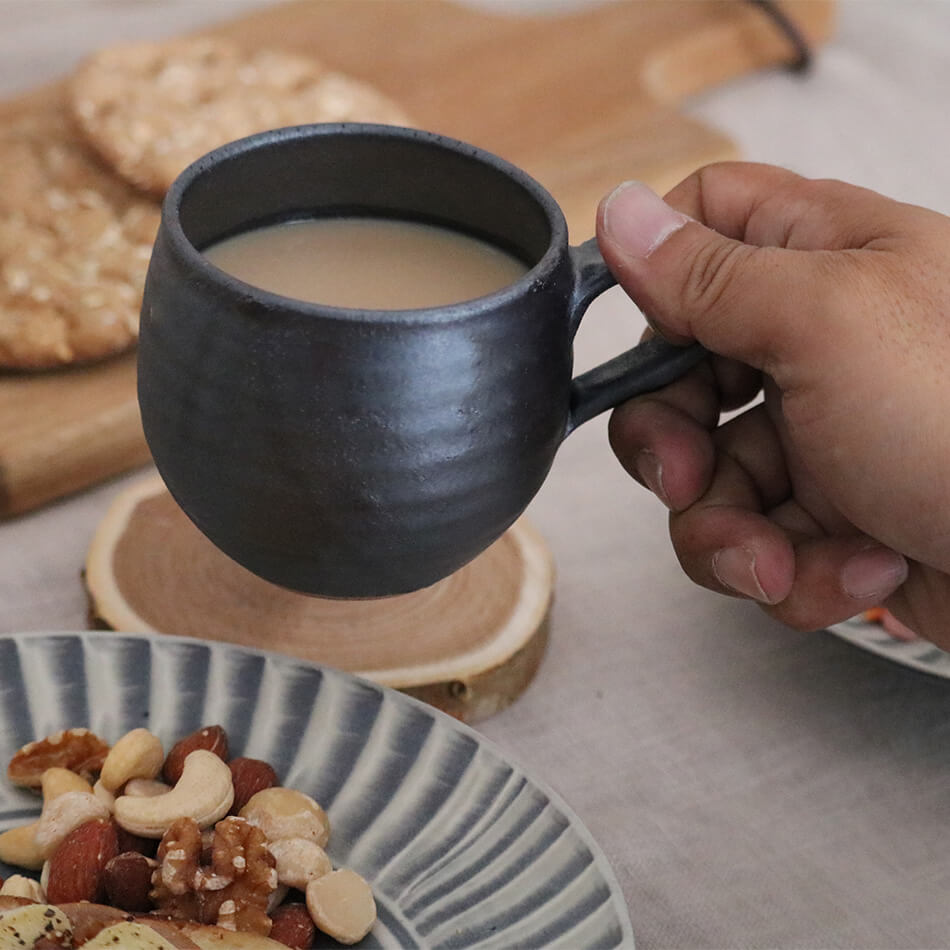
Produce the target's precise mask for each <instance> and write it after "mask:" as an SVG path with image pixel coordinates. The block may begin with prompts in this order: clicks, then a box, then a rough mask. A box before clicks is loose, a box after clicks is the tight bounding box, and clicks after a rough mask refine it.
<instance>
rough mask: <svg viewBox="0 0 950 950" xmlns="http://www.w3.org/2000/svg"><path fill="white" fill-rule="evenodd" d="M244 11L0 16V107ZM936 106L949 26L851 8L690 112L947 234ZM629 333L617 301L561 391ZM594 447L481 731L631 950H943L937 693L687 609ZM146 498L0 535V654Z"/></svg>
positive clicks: (944, 738)
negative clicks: (932, 213)
mask: <svg viewBox="0 0 950 950" xmlns="http://www.w3.org/2000/svg"><path fill="white" fill-rule="evenodd" d="M254 5H255V4H254V2H253V0H247V2H244V0H240V2H238V0H177V2H176V0H12V2H10V0H7V2H0V95H9V94H12V93H14V92H16V91H18V90H23V89H27V88H29V87H31V86H33V85H35V84H37V83H39V82H42V81H44V80H46V79H49V78H52V77H54V76H58V75H61V74H63V73H64V72H66V71H68V70H69V69H70V68H71V67H72V65H73V64H74V63H75V62H76V61H77V60H78V58H79V57H80V56H81V55H82V54H84V53H85V52H88V51H90V50H92V49H94V48H96V47H98V46H101V45H103V44H105V43H108V42H113V41H116V40H119V39H125V38H129V39H130V38H144V37H158V36H162V35H170V34H174V33H178V32H181V31H183V30H185V29H187V28H188V27H190V26H194V25H196V24H199V23H204V22H208V21H211V20H214V19H219V18H225V17H229V16H232V15H235V14H236V13H238V12H240V10H242V9H246V8H248V7H251V6H254ZM948 88H950V3H945V2H938V0H919V2H918V0H890V2H871V0H843V2H842V3H841V4H840V12H839V25H838V29H837V33H836V37H835V38H834V40H833V42H832V43H831V44H830V46H829V47H827V48H826V49H824V50H823V51H822V52H821V53H820V54H819V56H818V59H817V62H816V64H815V68H814V69H813V71H812V72H810V73H809V74H808V75H806V76H795V75H791V74H788V73H785V72H782V71H778V70H776V71H774V72H769V73H767V74H761V75H757V76H753V77H748V78H744V79H742V80H739V81H736V82H734V83H731V84H730V85H728V86H726V87H722V88H719V89H717V90H715V91H713V92H710V93H708V94H706V95H704V96H703V97H702V98H697V99H694V100H692V102H691V104H690V106H689V110H690V111H691V113H692V114H694V115H695V116H697V117H699V118H701V119H703V120H705V121H707V122H709V123H711V124H713V125H715V126H718V127H719V128H721V129H722V130H724V131H725V132H726V133H727V134H729V135H730V136H731V137H732V138H733V139H734V140H735V141H736V142H738V144H739V145H740V147H741V150H742V153H743V155H744V157H746V158H749V159H754V160H761V161H769V162H774V163H778V164H782V165H785V166H787V167H790V168H792V169H794V170H796V171H799V172H802V173H804V174H807V175H812V176H820V177H826V176H831V177H839V178H843V179H847V180H850V181H853V182H856V183H859V184H862V185H867V186H869V187H872V188H875V189H877V190H880V191H883V192H885V193H887V194H890V195H892V196H895V197H898V198H901V199H904V200H908V201H913V202H917V203H921V204H925V205H929V206H930V207H932V208H935V209H937V210H940V211H942V212H945V213H950V165H948V161H947V155H948V152H950V121H948V106H947V98H946V95H947V90H948ZM0 187H2V183H0ZM641 326H642V322H641V321H640V319H639V317H638V316H636V315H635V316H633V317H631V313H630V308H629V307H628V306H626V305H625V302H624V300H623V298H622V296H621V295H620V294H619V293H618V292H617V291H611V292H610V293H609V294H608V295H607V296H606V297H605V298H604V299H602V300H601V301H599V302H598V304H597V305H596V306H595V308H594V311H593V312H592V313H591V314H590V315H589V316H588V317H587V318H586V319H585V322H584V326H583V328H582V330H581V333H580V335H579V337H578V344H577V345H578V357H577V362H578V367H579V368H580V369H583V368H586V367H587V366H591V365H593V364H594V363H595V362H599V361H601V360H603V359H606V358H608V357H609V356H611V355H614V354H615V353H616V352H618V351H619V349H620V348H622V347H625V346H626V345H629V344H630V343H631V342H632V341H633V340H634V339H635V338H636V337H637V336H638V334H639V331H640V327H641ZM605 428H606V420H605V418H600V419H597V420H594V421H592V422H590V423H588V424H587V425H585V426H583V427H582V428H581V429H580V430H579V431H577V432H576V433H575V434H573V435H571V437H570V438H569V439H568V440H567V442H566V443H565V444H564V446H563V447H562V449H561V452H560V454H559V456H558V459H557V461H556V463H555V466H554V469H553V471H552V473H551V475H550V477H549V479H548V481H547V482H546V484H545V485H544V487H543V489H542V491H541V492H540V494H539V496H538V497H537V499H536V500H535V502H534V503H533V504H532V506H531V509H530V511H529V514H530V516H531V518H532V520H533V521H534V523H535V524H536V525H537V526H538V527H539V528H540V529H541V531H542V532H543V534H544V535H545V536H546V538H547V539H548V541H549V543H550V545H551V547H552V549H553V551H554V554H555V557H556V560H557V564H558V572H559V578H558V583H557V599H556V606H555V610H554V615H553V625H552V631H551V633H552V638H551V643H550V647H549V652H548V654H547V657H546V659H545V662H544V664H543V666H542V669H541V671H540V673H539V675H538V677H537V679H536V681H535V683H534V684H533V685H532V687H531V688H530V689H529V690H528V691H527V693H526V694H525V695H524V696H523V697H522V698H521V699H520V700H519V701H518V702H517V703H516V704H515V705H514V706H513V707H511V708H510V709H509V710H507V711H505V712H504V713H502V714H500V715H498V716H496V717H494V718H492V719H490V720H488V721H486V722H484V723H482V724H481V726H480V728H481V729H482V731H483V732H484V733H485V734H487V735H488V736H490V737H491V738H492V739H494V740H495V741H497V742H498V743H499V744H500V745H501V746H502V747H503V748H504V749H505V750H507V752H508V753H510V754H511V755H512V756H513V757H514V758H515V759H516V760H518V761H519V762H521V763H522V764H523V765H524V766H525V767H526V768H527V769H528V770H529V771H530V772H532V773H533V774H534V775H535V776H537V777H538V778H540V779H542V780H543V781H545V782H546V783H548V784H549V785H551V786H553V787H554V788H555V789H556V790H557V791H558V792H559V793H561V794H562V795H563V796H564V798H565V799H566V800H567V801H568V802H569V803H570V804H571V805H572V806H573V807H574V809H575V810H576V811H577V813H578V814H579V815H580V817H581V819H582V820H583V821H584V822H585V823H586V825H587V826H588V827H589V829H590V830H591V832H592V834H593V835H594V837H595V838H596V839H597V841H598V842H599V843H600V844H601V846H602V847H603V848H604V850H605V851H606V853H607V855H608V857H609V859H610V861H611V863H612V865H613V867H614V869H615V871H616V874H617V876H618V878H619V880H620V883H621V886H622V888H623V891H624V894H625V896H626V898H627V901H628V903H629V906H630V913H631V917H632V919H633V924H634V931H635V933H636V936H637V941H638V945H639V946H640V947H641V948H643V950H651V948H660V947H666V948H740V947H741V948H751V947H755V948H767V947H776V948H797V947H813V948H825V947H828V948H830V947H835V948H848V947H859V948H885V947H886V948H931V947H947V946H950V900H948V893H950V682H947V681H946V680H943V679H938V678H935V677H929V676H926V675H923V674H919V673H915V672H912V671H909V670H907V669H906V668H904V667H901V666H898V665H896V664H894V663H891V662H888V661H886V660H882V659H879V658H877V657H874V656H871V655H869V654H867V653H864V652H862V651H861V650H858V649H856V648H854V647H852V646H849V645H847V644H845V643H843V642H842V641H840V640H839V639H837V638H835V637H833V636H831V635H828V634H814V635H807V636H806V635H801V634H797V633H794V632H790V631H789V630H787V629H785V628H783V627H782V626H780V625H779V624H777V623H774V622H772V621H770V620H769V619H767V618H766V617H765V616H764V615H762V614H761V613H760V612H759V611H758V610H757V609H756V608H755V607H754V606H751V605H749V604H747V603H743V602H739V601H735V600H730V599H727V598H722V597H718V596H715V595H713V594H711V593H708V592H705V591H702V590H700V589H697V588H695V587H693V586H692V585H691V584H690V583H689V581H687V580H686V578H685V577H684V576H683V575H682V573H681V572H680V570H679V567H678V565H677V563H676V560H675V558H674V556H673V554H672V552H671V549H670V546H669V543H668V540H667V535H666V517H665V512H664V510H663V509H662V507H661V506H660V504H659V503H658V502H656V501H655V499H653V498H652V497H651V496H649V495H648V494H647V493H646V492H644V491H643V490H642V489H641V488H640V487H639V486H638V485H636V484H635V483H634V482H632V481H631V480H630V479H629V478H627V476H626V475H625V474H624V473H623V472H622V471H621V469H620V467H619V465H617V463H616V462H615V460H614V458H613V456H612V454H611V453H610V450H609V448H608V446H607V441H606V437H605ZM0 438H3V434H2V433H0ZM139 474H140V473H136V474H134V475H130V476H128V477H125V478H120V479H116V480H114V481H112V482H110V483H108V484H105V485H103V486H100V487H98V488H95V489H92V490H89V491H86V492H83V493H81V494H79V495H77V496H74V497H72V498H69V499H67V500H64V501H62V502H58V503H55V504H52V505H49V506H47V507H45V508H43V509H42V510H40V511H37V512H35V513H32V514H29V515H26V516H23V517H18V518H14V519H10V520H8V521H6V522H3V523H0V630H3V631H19V630H69V629H83V628H84V627H85V622H86V603H85V598H84V594H83V591H82V587H81V584H80V577H79V573H80V568H81V565H82V563H83V559H84V556H85V552H86V547H87V545H88V542H89V539H90V537H91V535H92V532H93V530H94V528H95V526H96V524H97V523H98V521H99V519H100V518H101V517H102V515H103V513H104V511H105V509H106V507H107V506H108V504H109V502H110V500H111V499H112V498H113V497H114V496H115V495H116V493H117V492H118V491H119V490H120V489H121V488H122V487H123V486H124V485H125V484H127V483H128V482H129V481H130V480H131V479H132V478H136V477H138V475H139Z"/></svg>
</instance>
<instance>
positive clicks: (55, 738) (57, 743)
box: [7, 728, 109, 788]
mask: <svg viewBox="0 0 950 950" xmlns="http://www.w3.org/2000/svg"><path fill="white" fill-rule="evenodd" d="M108 753H109V746H108V744H107V743H106V742H104V741H103V740H102V739H100V738H99V737H98V736H97V735H96V734H95V733H93V732H90V731H89V730H88V729H83V728H78V729H63V730H61V731H60V732H54V733H53V734H52V735H49V736H47V737H46V738H45V739H37V740H36V741H35V742H28V743H27V744H26V745H25V746H23V748H22V749H20V750H19V751H18V752H17V753H15V754H14V756H13V758H12V759H11V760H10V764H9V765H8V766H7V778H8V779H10V781H11V782H13V784H14V785H23V786H26V787H27V788H39V787H40V785H41V784H42V781H43V773H44V772H45V771H46V770H47V769H51V768H54V767H58V768H63V769H69V771H70V772H77V773H78V774H79V775H81V776H82V777H83V778H85V779H91V778H92V776H93V775H94V774H95V773H96V772H98V771H99V769H101V768H102V763H103V762H104V761H105V758H106V756H107V755H108Z"/></svg>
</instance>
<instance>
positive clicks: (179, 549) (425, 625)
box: [84, 475, 554, 722]
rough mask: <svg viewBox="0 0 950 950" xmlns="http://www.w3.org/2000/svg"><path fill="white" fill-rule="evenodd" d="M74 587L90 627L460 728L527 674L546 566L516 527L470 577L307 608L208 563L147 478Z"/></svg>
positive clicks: (544, 553) (547, 599) (226, 565)
mask: <svg viewBox="0 0 950 950" xmlns="http://www.w3.org/2000/svg"><path fill="white" fill-rule="evenodd" d="M84 578H85V583H86V589H87V591H88V594H89V599H90V616H91V618H92V621H93V622H94V623H95V624H96V625H97V626H105V627H107V628H111V629H113V630H118V631H126V632H134V633H142V632H154V633H166V634H175V635H178V636H188V637H198V638H201V639H210V640H221V641H226V642H229V643H235V644H239V645H241V646H249V647H261V648H266V649H272V650H279V651H281V652H284V653H288V654H291V655H293V656H297V657H301V658H303V659H306V660H312V661H315V662H319V663H322V664H325V665H327V666H332V667H335V668H337V669H341V670H346V671H348V672H351V673H356V674H358V675H360V676H364V677H366V678H367V679H371V680H373V681H375V682H377V683H380V684H383V685H385V686H392V687H395V688H396V689H400V690H403V691H404V692H407V693H410V694H411V695H414V696H416V697H417V698H419V699H422V700H424V701H426V702H428V703H431V704H432V705H434V706H437V707H438V708H439V709H442V710H444V711H445V712H448V713H450V714H451V715H453V716H456V717H457V718H459V719H462V720H464V721H466V722H473V721H476V720H478V719H484V718H485V717H486V716H490V715H492V714H493V713H495V712H498V711H499V710H500V709H503V708H504V707H505V706H507V705H508V704H509V703H511V702H512V701H513V700H515V699H516V698H517V697H518V696H519V695H520V694H521V693H522V691H523V690H524V689H525V687H526V686H527V685H528V683H530V682H531V679H532V678H533V676H534V674H535V672H536V671H537V668H538V665H539V664H540V662H541V657H542V655H543V653H544V648H545V645H546V643H547V635H548V614H549V611H550V607H551V601H552V596H553V586H554V565H553V560H552V557H551V553H550V551H549V549H548V548H547V546H546V544H545V543H544V541H543V539H542V538H541V537H540V535H539V534H538V533H537V531H535V530H534V528H532V527H531V526H530V524H528V522H527V521H526V520H525V519H524V518H522V519H521V520H519V521H518V522H517V523H516V524H515V525H513V526H512V527H511V528H510V529H509V530H508V531H507V532H506V533H505V534H504V535H503V536H502V537H501V538H500V539H499V540H498V541H496V542H495V543H494V544H493V545H492V546H491V547H490V548H488V550H486V551H485V552H484V553H483V554H481V555H480V556H479V557H477V558H476V559H475V560H474V561H472V562H471V563H470V564H467V565H466V566H465V567H463V568H462V569H461V570H459V571H457V572H456V573H455V574H453V575H451V576H450V577H447V578H445V579H444V580H442V581H440V582H439V583H437V584H434V585H433V586H432V587H428V588H426V589H424V590H421V591H415V592H414V593H411V594H401V595H399V596H396V597H386V598H381V599H378V600H330V599H324V598H319V597H308V596H306V595H304V594H298V593H295V592H293V591H288V590H285V589H284V588H282V587H278V586H276V585H274V584H271V583H270V582H268V581H265V580H262V579H261V578H259V577H257V576H256V575H255V574H252V573H251V572H250V571H247V570H246V569H245V568H243V567H241V566H240V565H239V564H237V563H236V562H234V561H232V560H231V559H230V558H229V557H227V556H226V555H225V554H223V553H222V552H220V551H219V550H218V549H217V548H216V547H215V546H214V545H213V544H212V543H211V542H210V541H209V540H208V539H207V538H206V537H205V536H204V535H203V534H201V532H199V531H198V529H197V528H196V527H195V526H194V525H193V524H192V523H191V521H190V520H189V519H188V518H187V516H186V515H185V514H184V512H182V510H181V509H180V508H179V507H178V505H177V504H176V502H175V501H174V499H173V498H172V497H171V495H170V494H169V493H168V491H167V490H166V488H165V486H164V483H163V482H162V480H161V479H160V478H159V477H158V476H157V475H156V476H152V477H149V478H146V479H144V480H142V481H140V482H137V483H135V484H133V485H132V486H131V487H129V488H128V489H126V490H125V491H124V492H123V493H122V494H121V495H119V496H118V497H117V498H116V500H115V501H114V502H113V504H112V505H111V507H110V508H109V510H108V512H107V513H106V516H105V517H104V518H103V520H102V522H101V523H100V525H99V526H98V528H97V529H96V532H95V535H94V537H93V541H92V544H91V546H90V549H89V553H88V556H87V559H86V569H85V573H84Z"/></svg>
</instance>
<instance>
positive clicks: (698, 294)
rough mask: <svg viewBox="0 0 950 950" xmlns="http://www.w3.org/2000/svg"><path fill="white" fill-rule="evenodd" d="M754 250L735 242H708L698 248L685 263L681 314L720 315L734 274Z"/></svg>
mask: <svg viewBox="0 0 950 950" xmlns="http://www.w3.org/2000/svg"><path fill="white" fill-rule="evenodd" d="M754 251H755V248H752V247H749V246H748V245H745V244H739V243H738V242H735V241H727V240H721V241H711V242H706V243H704V244H703V245H701V246H700V247H699V249H698V250H697V252H696V253H695V254H694V255H693V258H692V260H691V261H690V263H689V266H688V269H687V272H686V279H685V281H684V282H683V288H682V301H681V307H682V310H683V311H684V312H686V313H689V312H694V311H696V310H697V309H699V310H701V311H702V312H704V313H717V312H719V311H721V310H722V309H723V308H724V306H725V305H727V304H728V301H729V299H730V297H731V294H732V290H733V287H734V285H735V276H736V271H737V269H738V268H739V266H740V265H741V264H743V263H744V262H745V261H746V260H747V258H748V256H749V254H751V253H754Z"/></svg>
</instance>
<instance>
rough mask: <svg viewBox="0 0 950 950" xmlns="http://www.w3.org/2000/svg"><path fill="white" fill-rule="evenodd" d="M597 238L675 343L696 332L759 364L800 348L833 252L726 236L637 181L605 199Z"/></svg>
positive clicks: (794, 355)
mask: <svg viewBox="0 0 950 950" xmlns="http://www.w3.org/2000/svg"><path fill="white" fill-rule="evenodd" d="M597 237H598V242H599V245H600V250H601V253H602V254H603V256H604V260H605V261H606V262H607V265H608V267H610V269H611V271H612V272H613V274H614V276H615V277H616V278H617V282H618V283H619V284H620V285H621V287H623V289H624V290H625V291H626V292H627V294H628V295H629V296H630V297H631V298H633V300H634V302H635V303H636V304H637V305H638V306H639V307H640V309H641V310H642V311H643V314H644V316H645V317H646V319H647V320H648V321H649V322H650V324H651V325H652V326H653V327H654V328H655V329H656V330H657V331H658V332H659V333H661V334H662V335H663V336H665V337H666V338H667V339H669V340H670V341H671V342H674V343H676V342H686V341H687V340H694V339H695V340H698V341H699V342H700V343H702V344H703V345H704V346H705V347H706V348H707V349H709V350H711V351H712V352H714V353H718V354H720V355H722V356H728V357H732V358H734V359H738V360H741V361H742V362H744V363H748V364H750V365H752V366H755V367H756V368H758V369H770V368H771V367H774V366H775V365H776V364H777V363H783V362H788V361H792V362H794V361H796V360H798V359H801V358H804V357H805V356H806V352H805V349H806V347H807V346H808V336H807V334H808V325H809V323H810V322H811V317H812V315H813V314H816V315H817V314H820V313H822V311H823V310H824V309H825V308H826V307H827V300H828V296H829V294H828V290H829V288H828V281H829V280H831V278H832V271H833V269H832V268H829V267H828V266H827V264H828V254H829V253H830V252H824V251H799V250H788V249H786V248H780V247H758V246H755V245H752V244H745V243H743V242H741V241H736V240H732V239H731V238H727V237H724V236H723V235H721V234H719V233H718V232H716V231H714V230H712V229H711V228H708V227H705V226H704V225H703V224H701V223H699V222H698V221H695V220H694V219H692V218H690V217H688V216H687V215H684V214H682V213H681V212H679V211H677V210H676V209H674V208H672V207H671V206H670V205H668V204H666V202H664V201H663V200H662V199H661V198H660V197H659V196H657V195H656V194H655V193H654V192H653V191H651V190H650V189H649V188H648V187H647V186H646V185H643V184H640V183H639V182H627V183H625V184H623V185H620V186H619V187H618V188H617V189H615V190H614V191H613V192H612V193H611V194H610V195H608V196H607V197H606V198H605V199H604V200H603V201H602V202H601V205H600V209H599V211H598V216H597ZM822 287H824V293H822ZM822 300H824V306H822V305H821V304H820V301H822Z"/></svg>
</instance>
